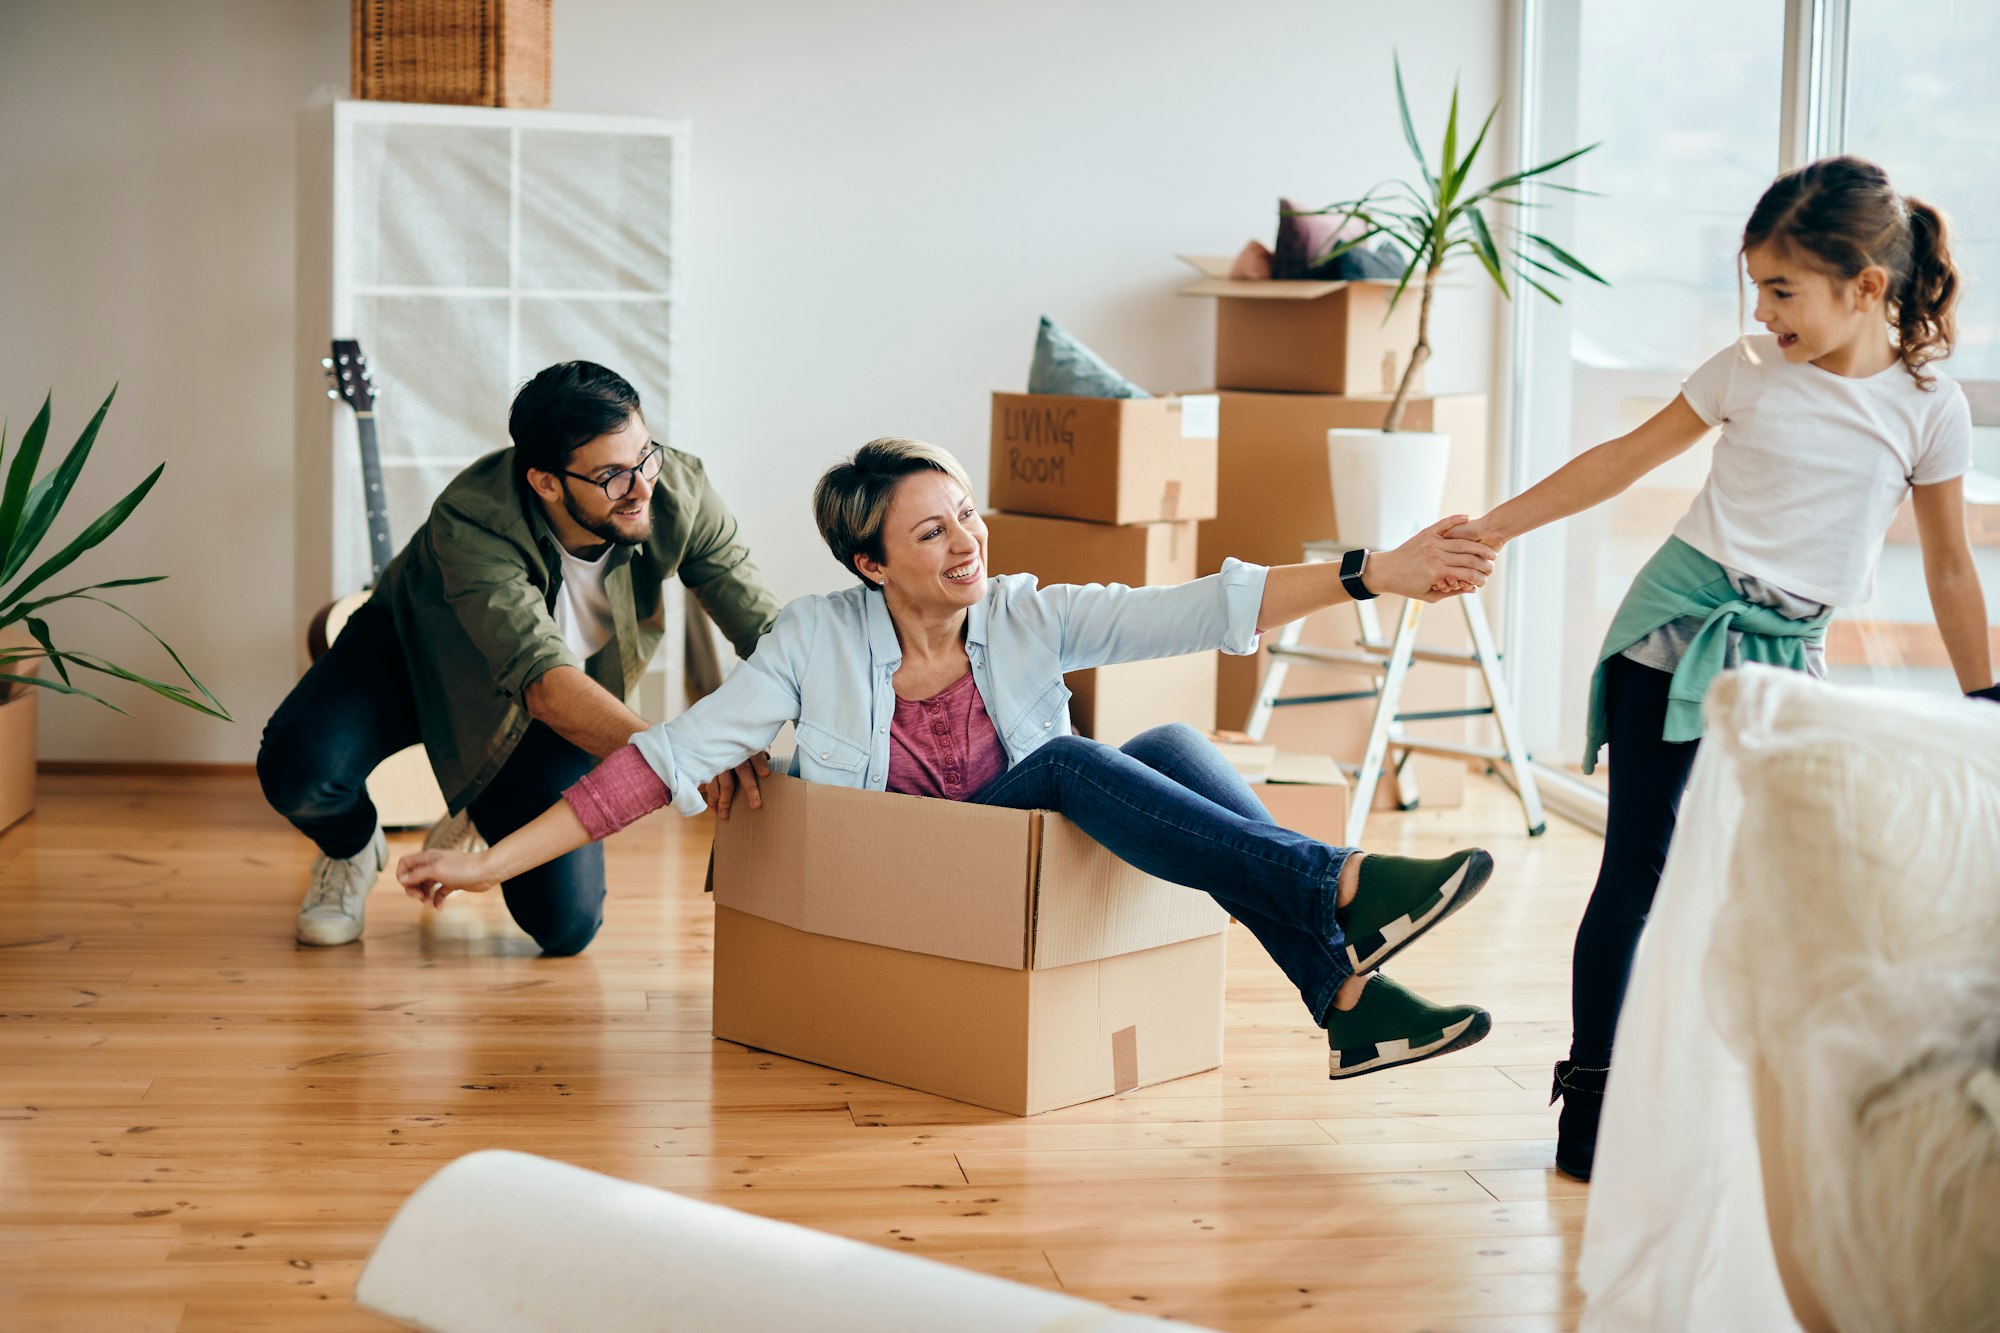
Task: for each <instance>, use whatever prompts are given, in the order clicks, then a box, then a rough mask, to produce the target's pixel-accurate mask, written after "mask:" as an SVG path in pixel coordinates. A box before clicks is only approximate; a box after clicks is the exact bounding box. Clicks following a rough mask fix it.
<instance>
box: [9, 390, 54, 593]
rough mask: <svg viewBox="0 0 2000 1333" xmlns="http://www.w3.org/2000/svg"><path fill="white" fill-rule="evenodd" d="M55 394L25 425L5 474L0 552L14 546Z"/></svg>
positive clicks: (43, 403)
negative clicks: (10, 466)
mask: <svg viewBox="0 0 2000 1333" xmlns="http://www.w3.org/2000/svg"><path fill="white" fill-rule="evenodd" d="M54 401H55V395H54V394H50V395H49V396H47V397H45V398H43V399H42V410H41V411H40V412H37V413H36V414H35V419H34V420H33V421H32V422H30V423H29V424H28V433H27V434H26V435H23V436H22V437H21V449H20V452H19V453H16V454H15V455H14V466H13V467H12V468H11V469H10V470H9V471H8V473H7V487H6V490H5V491H0V555H4V554H5V553H6V552H7V551H8V550H10V549H11V548H12V547H13V545H14V534H15V532H16V531H18V530H19V528H20V526H21V507H22V506H23V505H25V504H26V503H27V501H28V488H29V487H30V486H32V485H33V484H34V480H35V469H36V468H37V467H39V466H40V465H41V461H42V441H43V440H45V439H47V438H48V434H49V410H50V408H51V406H52V405H53V403H54Z"/></svg>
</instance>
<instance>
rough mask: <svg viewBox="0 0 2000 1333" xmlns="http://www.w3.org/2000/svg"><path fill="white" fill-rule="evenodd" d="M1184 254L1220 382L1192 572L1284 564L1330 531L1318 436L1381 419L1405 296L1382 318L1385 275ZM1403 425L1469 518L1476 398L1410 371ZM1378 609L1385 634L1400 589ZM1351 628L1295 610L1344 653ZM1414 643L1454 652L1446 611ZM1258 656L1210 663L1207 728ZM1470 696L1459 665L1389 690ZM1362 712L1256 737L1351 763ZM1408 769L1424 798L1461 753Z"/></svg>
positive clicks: (1455, 620)
mask: <svg viewBox="0 0 2000 1333" xmlns="http://www.w3.org/2000/svg"><path fill="white" fill-rule="evenodd" d="M1189 262H1190V263H1193V264H1194V265H1195V266H1196V267H1197V268H1198V269H1201V270H1202V271H1203V273H1204V274H1205V275H1206V276H1204V278H1203V280H1202V281H1200V282H1197V283H1195V284H1194V285H1192V286H1190V287H1187V288H1184V289H1183V294H1184V295H1190V296H1200V297H1210V298H1214V299H1215V301H1216V310H1217V314H1216V343H1215V379H1216V385H1217V387H1218V388H1219V389H1220V390H1222V392H1221V394H1220V399H1221V411H1220V423H1219V425H1220V430H1219V436H1220V444H1221V455H1220V462H1221V468H1220V473H1219V476H1218V478H1217V491H1216V515H1215V517H1214V518H1213V519H1210V520H1208V521H1206V522H1204V523H1202V524H1201V535H1200V540H1199V549H1198V552H1197V557H1196V559H1197V565H1196V567H1197V569H1198V570H1199V572H1201V573H1204V574H1206V573H1210V572H1212V571H1214V570H1217V569H1220V568H1221V567H1222V561H1223V559H1224V557H1226V556H1235V557H1236V558H1237V559H1239V560H1250V561H1255V562H1257V563H1259V564H1273V565H1276V564H1290V563H1294V562H1296V561H1298V560H1299V559H1300V558H1301V556H1302V554H1303V552H1304V548H1305V545H1306V543H1308V542H1313V541H1326V540H1330V539H1338V537H1339V533H1338V531H1337V529H1336V524H1335V522H1334V508H1333V488H1334V486H1335V485H1337V484H1338V480H1337V479H1336V478H1334V477H1332V476H1331V474H1330V472H1329V469H1328V463H1327V459H1328V454H1327V444H1326V432H1327V431H1328V430H1330V429H1333V428H1336V427H1360V428H1375V427H1379V426H1380V425H1381V424H1382V421H1383V418H1384V416H1385V415H1386V413H1387V411H1388V407H1389V402H1390V396H1391V395H1392V394H1393V393H1394V391H1395V388H1396V385H1397V383H1398V382H1399V380H1400V378H1401V375H1402V372H1403V369H1404V367H1405V366H1406V365H1407V361H1406V359H1405V358H1407V356H1408V354H1409V351H1410V348H1411V347H1412V346H1413V345H1414V344H1415V342H1416V327H1415V320H1416V309H1415V306H1416V303H1415V302H1414V301H1407V300H1406V301H1403V302H1401V303H1399V304H1398V305H1397V307H1396V311H1395V313H1394V314H1393V315H1388V316H1387V317H1386V319H1385V312H1386V311H1387V306H1388V297H1389V293H1390V292H1391V291H1392V290H1393V287H1392V286H1391V285H1389V284H1384V283H1369V282H1348V283H1341V282H1280V281H1262V282H1258V281H1237V280H1231V279H1228V278H1226V277H1224V276H1222V275H1223V274H1225V273H1226V272H1227V268H1228V261H1227V260H1220V261H1216V260H1197V259H1190V260H1189ZM1403 426H1404V429H1406V430H1416V431H1437V432H1439V433H1442V434H1445V435H1449V436H1450V437H1451V471H1450V478H1449V481H1448V483H1447V486H1446V490H1445V497H1444V507H1445V512H1447V513H1449V512H1466V513H1475V514H1476V513H1479V512H1481V511H1482V510H1483V509H1484V507H1485V503H1486V475H1487V458H1486V400H1485V398H1484V396H1483V395H1479V394H1432V393H1428V392H1425V391H1424V390H1423V388H1422V386H1421V374H1420V375H1419V385H1418V387H1417V389H1416V390H1415V391H1414V393H1413V396H1412V397H1411V398H1410V400H1409V403H1408V407H1407V410H1406V412H1405V415H1404V419H1403ZM1441 516H1442V515H1441ZM1378 606H1379V608H1380V615H1381V620H1382V624H1383V628H1384V630H1385V632H1389V633H1393V632H1394V628H1395V625H1396V621H1397V618H1398V616H1399V615H1400V613H1401V601H1400V599H1398V598H1393V597H1385V598H1383V599H1382V600H1381V602H1379V603H1378ZM1356 634H1357V625H1356V618H1355V615H1354V612H1353V611H1352V610H1351V609H1350V608H1348V607H1346V606H1338V607H1334V608H1332V609H1331V610H1328V611H1322V612H1320V613H1318V614H1317V615H1314V616H1312V617H1310V618H1309V619H1308V620H1307V622H1306V628H1305V634H1304V640H1303V641H1304V642H1305V643H1308V644H1318V645H1321V646H1326V647H1345V646H1351V645H1352V644H1353V643H1354V641H1355V638H1356ZM1424 641H1425V642H1426V643H1437V644H1441V645H1445V646H1456V647H1469V646H1470V645H1469V643H1468V641H1467V640H1466V638H1465V635H1464V631H1463V625H1462V622H1461V620H1460V618H1459V617H1458V616H1457V615H1454V614H1451V613H1450V611H1449V609H1448V608H1447V609H1446V610H1445V611H1444V613H1443V614H1438V613H1433V614H1431V615H1430V616H1428V617H1427V618H1426V619H1425V622H1424ZM1268 665H1269V658H1268V657H1267V656H1266V655H1265V654H1262V653H1260V654H1258V655H1257V656H1256V657H1254V658H1226V659H1224V660H1223V661H1222V663H1221V666H1220V670H1219V674H1218V678H1217V689H1216V719H1217V721H1218V723H1219V724H1220V725H1222V726H1224V727H1241V726H1242V725H1243V724H1244V722H1245V721H1246V720H1247V719H1248V717H1249V713H1250V707H1251V704H1252V703H1253V702H1254V700H1255V698H1256V693H1257V688H1258V685H1259V683H1260V682H1261V681H1262V679H1263V676H1264V671H1265V669H1266V667H1268ZM1369 685H1370V680H1369V677H1368V676H1367V675H1366V674H1363V673H1358V672H1357V673H1351V674H1349V673H1332V672H1323V671H1320V670H1317V669H1315V670H1311V671H1307V670H1297V671H1294V672H1293V673H1292V676H1291V678H1290V680H1289V681H1287V683H1286V693H1287V694H1321V693H1325V694H1332V693H1345V692H1355V691H1361V690H1366V689H1368V688H1369ZM1477 690H1478V684H1477V680H1476V678H1475V676H1474V674H1473V673H1471V672H1461V671H1454V670H1451V669H1449V668H1436V667H1424V668H1420V669H1418V670H1416V671H1413V672H1412V673H1411V675H1410V678H1409V683H1408V685H1407V686H1406V687H1405V689H1404V692H1403V711H1405V712H1411V711H1426V710H1431V709H1448V708H1459V707H1465V706H1468V705H1469V704H1473V703H1476V702H1479V701H1480V696H1479V694H1478V693H1477ZM1373 713H1374V702H1373V700H1369V699H1360V700H1354V701H1350V702H1346V703H1334V704H1324V705H1314V706H1308V707H1295V708H1281V709H1279V710H1277V712H1276V713H1275V714H1274V715H1273V717H1272V720H1271V724H1270V727H1269V729H1268V730H1267V732H1266V734H1265V739H1266V740H1267V741H1270V742H1272V743H1274V744H1276V745H1279V746H1282V747H1283V748H1285V749H1287V750H1294V751H1304V752H1310V753H1318V754H1330V755H1332V756H1333V757H1334V758H1336V759H1338V760H1339V761H1340V762H1341V763H1343V764H1348V765H1352V764H1356V763H1359V762H1360V759H1361V753H1362V750H1363V748H1364V747H1365V745H1366V742H1367V736H1368V727H1369V723H1370V720H1371V719H1372V717H1373ZM1410 730H1411V731H1412V732H1414V733H1415V734H1417V735H1420V736H1429V737H1432V738H1435V739H1439V740H1453V741H1461V742H1463V741H1465V740H1467V739H1468V737H1469V736H1470V735H1471V726H1470V725H1469V724H1468V723H1467V722H1465V721H1463V720H1449V721H1441V722H1429V723H1418V724H1413V725H1412V726H1411V727H1410ZM1410 771H1411V773H1412V774H1413V775H1414V776H1415V778H1416V780H1417V785H1418V787H1419V790H1420V793H1421V796H1422V800H1423V802H1424V803H1425V804H1427V805H1449V804H1455V803H1456V802H1458V801H1459V800H1460V799H1462V795H1463V791H1464V784H1465V766H1464V765H1463V764H1462V763H1460V762H1458V761H1456V760H1451V759H1440V758H1432V757H1418V758H1416V759H1413V760H1412V761H1411V770H1410ZM1394 799H1395V791H1394V785H1393V784H1392V783H1388V782H1385V783H1383V784H1382V786H1381V787H1379V788H1378V789H1377V797H1376V801H1377V805H1378V807H1380V806H1382V805H1388V804H1393V803H1394Z"/></svg>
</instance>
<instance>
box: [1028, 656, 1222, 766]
mask: <svg viewBox="0 0 2000 1333" xmlns="http://www.w3.org/2000/svg"><path fill="white" fill-rule="evenodd" d="M1222 656H1223V654H1221V653H1217V652H1206V653H1189V654H1187V655H1186V656H1184V657H1156V658H1153V659H1152V660H1150V661H1146V662H1120V663H1118V664H1117V665H1115V666H1105V667H1096V668H1093V669H1092V670H1089V671H1072V672H1070V673H1069V674H1068V675H1067V676H1064V677H1063V683H1064V684H1066V685H1068V686H1069V692H1070V700H1069V724H1070V726H1072V727H1073V728H1075V729H1076V734H1077V735H1079V736H1089V737H1091V738H1092V739H1093V740H1100V741H1103V742H1104V743H1105V744H1106V745H1123V744H1124V743H1125V742H1126V741H1129V740H1131V739H1132V738H1133V737H1134V736H1136V735H1138V734H1139V733H1140V732H1142V731H1145V730H1146V729H1147V728H1149V727H1157V726H1160V725H1162V724H1164V723H1167V722H1185V723H1187V724H1188V725H1189V726H1191V727H1193V728H1194V729H1195V730H1197V731H1213V730H1215V695H1216V680H1217V673H1218V670H1219V667H1218V665H1217V664H1218V659H1220V658H1221V657H1222Z"/></svg>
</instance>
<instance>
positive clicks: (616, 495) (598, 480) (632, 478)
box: [562, 441, 667, 504]
mask: <svg viewBox="0 0 2000 1333" xmlns="http://www.w3.org/2000/svg"><path fill="white" fill-rule="evenodd" d="M666 452H667V451H666V446H665V445H662V444H660V443H658V442H657V441H654V442H649V443H648V445H647V448H646V452H645V454H644V455H642V456H641V457H640V459H639V463H638V466H636V467H621V468H619V469H618V470H617V471H616V472H614V473H612V474H611V475H610V476H608V477H586V476H584V475H583V474H582V473H581V472H565V473H563V474H562V475H563V476H565V477H574V478H576V479H577V480H578V481H587V482H589V483H590V484H591V485H593V486H598V487H602V488H603V490H604V498H605V499H607V500H609V501H611V502H612V503H613V504H616V503H617V502H618V501H620V500H622V499H624V498H625V497H626V496H628V495H630V494H631V493H632V488H633V487H634V486H636V485H638V483H639V478H641V477H644V478H645V479H646V481H647V483H648V484H651V483H652V482H654V481H656V480H658V479H659V475H660V463H661V461H662V460H663V459H664V458H665V456H666Z"/></svg>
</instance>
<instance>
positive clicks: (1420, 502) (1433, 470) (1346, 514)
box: [1326, 429, 1451, 551]
mask: <svg viewBox="0 0 2000 1333" xmlns="http://www.w3.org/2000/svg"><path fill="white" fill-rule="evenodd" d="M1326 452H1327V464H1328V466H1329V467H1330V468H1331V469H1332V472H1333V521H1334V525H1335V526H1336V527H1337V528H1338V530H1339V531H1338V533H1337V535H1338V537H1339V540H1340V542H1341V544H1342V545H1344V546H1366V547H1368V548H1369V549H1370V550H1376V551H1386V550H1389V549H1390V548H1392V547H1397V546H1401V545H1402V544H1403V543H1404V542H1406V541H1408V540H1409V539H1410V538H1411V537H1414V536H1415V535H1416V534H1417V533H1418V532H1420V531H1422V530H1423V529H1424V528H1425V527H1427V526H1428V525H1430V524H1432V523H1435V522H1436V521H1437V520H1439V519H1441V518H1443V517H1444V516H1445V515H1444V484H1445V478H1446V475H1447V474H1448V473H1449V471H1450V469H1451V437H1450V436H1449V435H1439V434H1436V433H1435V432H1432V431H1414V430H1409V431H1402V430H1399V431H1395V432H1393V433H1391V432H1386V431H1379V430H1351V429H1335V430H1330V431H1328V432H1327V433H1326Z"/></svg>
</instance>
